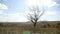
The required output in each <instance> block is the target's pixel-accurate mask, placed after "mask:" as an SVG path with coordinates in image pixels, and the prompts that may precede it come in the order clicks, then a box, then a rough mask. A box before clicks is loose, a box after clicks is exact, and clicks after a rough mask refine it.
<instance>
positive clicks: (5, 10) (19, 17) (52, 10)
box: [0, 0, 60, 22]
mask: <svg viewBox="0 0 60 34" xmlns="http://www.w3.org/2000/svg"><path fill="white" fill-rule="evenodd" d="M32 6H38V7H39V8H40V10H41V11H42V8H43V6H44V10H45V13H44V14H43V16H42V17H40V20H41V21H60V0H2V1H1V0H0V22H26V21H28V20H27V17H26V15H27V13H29V9H28V8H29V7H32Z"/></svg>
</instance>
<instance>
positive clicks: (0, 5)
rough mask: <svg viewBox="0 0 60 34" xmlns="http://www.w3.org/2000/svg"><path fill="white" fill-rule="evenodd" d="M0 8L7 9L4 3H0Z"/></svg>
mask: <svg viewBox="0 0 60 34" xmlns="http://www.w3.org/2000/svg"><path fill="white" fill-rule="evenodd" d="M0 9H3V10H6V9H8V6H6V5H5V4H2V3H0Z"/></svg>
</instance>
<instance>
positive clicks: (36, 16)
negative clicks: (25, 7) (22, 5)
mask: <svg viewBox="0 0 60 34" xmlns="http://www.w3.org/2000/svg"><path fill="white" fill-rule="evenodd" d="M29 10H30V12H32V13H31V14H30V13H29V14H28V19H29V20H30V21H31V22H32V23H37V22H38V20H39V18H40V17H41V16H42V15H43V13H44V11H40V10H39V8H38V7H32V8H29Z"/></svg>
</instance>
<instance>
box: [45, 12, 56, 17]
mask: <svg viewBox="0 0 60 34" xmlns="http://www.w3.org/2000/svg"><path fill="white" fill-rule="evenodd" d="M56 14H57V12H56V11H46V12H45V14H44V15H48V16H50V15H51V16H52V15H56Z"/></svg>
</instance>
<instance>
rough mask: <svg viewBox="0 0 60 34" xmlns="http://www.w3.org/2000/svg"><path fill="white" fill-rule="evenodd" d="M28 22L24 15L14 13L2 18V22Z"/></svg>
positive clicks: (0, 19)
mask: <svg viewBox="0 0 60 34" xmlns="http://www.w3.org/2000/svg"><path fill="white" fill-rule="evenodd" d="M26 21H28V20H27V19H26V18H25V17H24V16H23V15H22V13H21V14H20V13H12V14H6V13H4V14H3V15H1V16H0V22H26Z"/></svg>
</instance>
